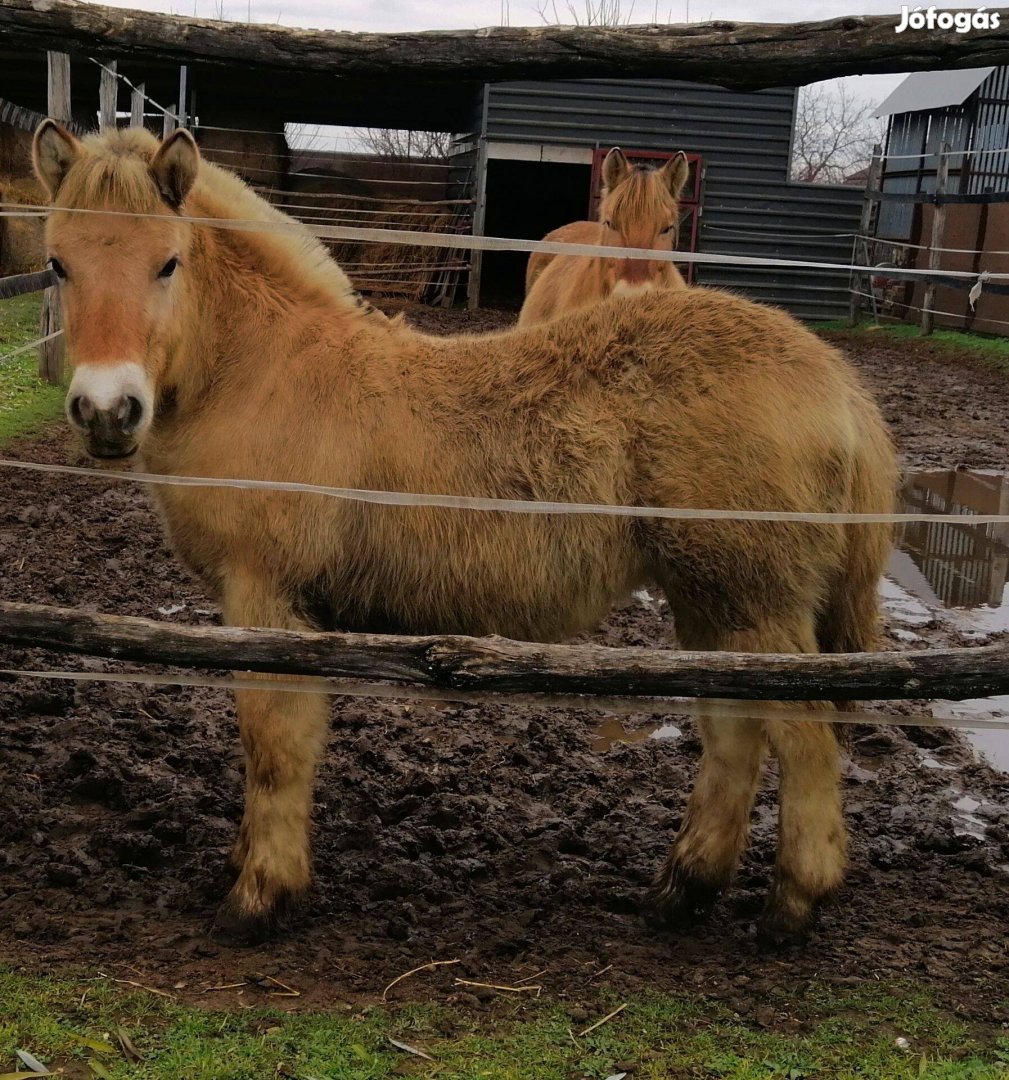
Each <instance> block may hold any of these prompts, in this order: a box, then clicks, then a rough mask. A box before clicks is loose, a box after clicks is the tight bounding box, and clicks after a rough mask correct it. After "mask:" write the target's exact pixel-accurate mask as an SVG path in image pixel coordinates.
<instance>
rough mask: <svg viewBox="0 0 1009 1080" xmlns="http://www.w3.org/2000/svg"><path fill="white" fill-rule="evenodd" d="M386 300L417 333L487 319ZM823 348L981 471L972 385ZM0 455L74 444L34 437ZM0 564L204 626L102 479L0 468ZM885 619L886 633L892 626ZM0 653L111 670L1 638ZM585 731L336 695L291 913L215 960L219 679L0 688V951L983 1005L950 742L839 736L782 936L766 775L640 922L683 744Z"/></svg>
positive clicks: (630, 630) (866, 343)
mask: <svg viewBox="0 0 1009 1080" xmlns="http://www.w3.org/2000/svg"><path fill="white" fill-rule="evenodd" d="M418 318H419V319H422V320H423V322H424V324H425V326H427V327H428V328H429V329H432V330H434V331H443V330H445V331H447V330H459V329H479V328H485V327H490V326H493V325H500V324H501V323H503V322H504V321H506V320H507V317H506V316H497V315H494V314H493V313H479V314H478V315H476V316H470V315H465V314H459V313H441V312H422V313H420V316H419V317H418ZM849 351H850V352H851V353H852V355H853V358H854V359H855V361H856V362H857V363H858V365H859V366H860V367H861V368H862V370H863V371H864V372H865V373H866V375H867V377H868V378H869V380H870V381H871V382H872V384H873V387H874V389H875V390H876V391H877V392H878V393H879V395H880V397H881V400H882V401H883V405H884V408H885V411H886V414H887V418H888V419H889V420H890V421H891V423H892V425H893V427H894V430H895V433H896V434H897V437H898V439H899V442H900V445H901V448H902V450H903V451H904V453H905V456H906V458H907V461H908V464H910V465H912V466H915V467H953V466H956V465H959V464H964V463H966V464H969V465H971V466H974V467H981V468H999V467H1001V468H1005V466H1006V463H1007V460H1009V447H1007V432H1009V394H1007V393H1006V388H1005V382H1004V377H1003V376H998V375H996V374H994V373H991V372H989V371H987V370H986V369H984V368H982V367H979V366H976V365H975V364H973V363H971V362H969V361H968V360H967V359H966V358H964V357H955V356H950V355H942V356H936V355H933V354H932V353H931V352H930V351H929V350H921V349H914V348H908V347H905V346H903V345H899V346H895V345H892V344H887V343H883V342H881V341H876V340H873V339H871V338H869V339H866V340H863V341H861V342H859V344H858V345H857V347H855V348H849ZM11 453H12V454H14V455H15V456H18V457H20V458H23V459H35V460H48V461H66V460H70V459H72V458H73V457H74V451H73V449H72V447H71V444H70V443H69V442H68V441H67V438H66V435H65V433H64V431H63V429H62V428H54V429H53V431H51V432H50V433H48V434H46V435H45V436H43V437H41V438H38V439H35V440H32V441H25V442H23V443H21V444H18V445H17V446H16V447H14V448H13V450H12V451H11ZM0 566H2V578H0V595H2V596H3V598H5V599H17V600H25V601H34V602H37V603H46V604H57V605H65V606H75V607H84V608H88V609H91V610H101V611H108V612H118V613H121V614H132V615H144V616H148V617H154V618H165V619H171V620H175V621H185V622H211V621H213V620H214V618H215V615H214V609H213V605H212V604H211V603H210V601H209V600H208V599H207V598H206V596H205V595H204V594H203V593H202V591H201V589H200V588H199V586H198V585H196V584H195V583H194V582H193V581H192V580H191V579H190V578H189V577H188V576H187V574H186V573H185V572H184V571H183V570H182V569H180V567H179V566H178V565H177V564H176V563H175V562H174V561H173V559H172V557H171V555H170V553H169V552H168V550H167V549H166V548H165V546H164V544H163V542H162V539H161V533H160V529H159V527H158V524H157V521H156V519H155V517H154V515H153V513H152V512H151V510H150V508H149V506H148V504H147V502H146V501H145V496H144V495H142V494H141V493H139V492H138V491H137V490H135V489H133V488H131V487H127V486H125V485H114V484H105V483H103V482H101V481H93V480H80V479H75V478H64V477H51V476H42V475H35V474H31V473H19V472H4V474H3V487H2V489H0ZM895 629H898V628H896V627H895ZM927 629H928V632H927V634H926V635H925V637H926V638H927V639H928V640H929V641H930V642H931V643H933V644H936V643H941V642H952V641H956V640H957V637H956V634H955V631H953V630H952V629H950V628H947V627H946V626H944V624H943V623H942V622H941V621H937V622H936V623H934V624H932V625H931V626H930V627H929V628H927ZM898 636H900V635H899V633H895V634H894V635H893V640H891V642H890V644H891V646H892V647H893V648H909V647H921V646H922V645H923V643H924V642H923V641H919V642H910V643H909V642H908V641H905V640H901V641H900V642H898V641H897V640H896V638H897V637H898ZM904 636H906V635H904ZM596 639H597V640H599V641H601V642H607V643H621V644H640V645H649V644H659V643H661V642H662V640H663V619H662V611H661V607H660V606H657V605H655V604H652V603H643V602H635V604H633V605H632V606H630V607H628V608H626V609H624V610H623V611H621V612H617V613H615V614H614V615H613V616H612V617H611V619H610V620H609V621H608V623H607V624H606V625H605V626H604V627H603V628H602V629H601V630H600V631H599V633H598V634H597V635H596ZM0 664H2V665H3V666H5V667H11V668H22V669H24V668H75V669H78V670H80V669H89V670H113V669H114V665H110V664H107V663H104V662H100V661H88V660H83V659H79V658H66V657H56V656H51V655H45V654H40V653H37V652H36V653H29V652H24V651H16V650H9V649H8V650H2V651H0ZM649 719H651V718H649V717H644V716H642V717H623V718H621V720H620V721H619V723H621V724H622V725H623V726H624V727H625V728H628V729H632V728H634V727H635V726H639V725H641V724H644V723H647V722H648V721H649ZM604 722H605V723H606V726H607V731H609V732H611V733H612V731H613V725H614V721H613V720H612V719H610V720H608V721H606V720H605V718H603V717H601V716H599V715H597V714H593V713H589V712H575V711H570V710H547V709H539V708H527V707H487V706H481V707H475V706H474V707H461V706H459V707H457V706H446V707H432V706H429V705H428V706H424V705H412V706H411V705H400V704H393V703H376V702H371V701H363V700H348V699H339V700H337V701H336V703H335V705H334V710H333V725H332V727H333V738H332V745H331V749H330V753H329V755H328V758H327V760H326V763H325V767H324V769H323V771H322V775H321V778H320V783H319V788H318V794H317V801H316V814H315V828H316V832H315V853H316V868H317V881H316V884H315V888H314V890H313V892H312V895H311V898H310V901H309V903H308V905H307V908H306V910H305V911H304V913H303V914H302V916H301V917H300V919H299V920H298V921H297V922H296V923H295V925H294V926H293V927H292V928H291V929H290V931H289V932H288V933H287V935H286V936H284V937H283V938H281V939H280V940H279V941H277V942H275V943H273V944H271V945H269V946H265V947H261V948H257V949H222V948H220V947H218V946H217V945H215V944H214V943H212V942H211V941H210V940H209V939H208V938H207V936H206V930H207V927H208V925H209V923H210V921H211V918H212V915H213V911H214V907H215V904H216V903H217V902H218V901H219V900H220V898H221V897H222V895H223V892H224V890H225V888H226V874H225V857H226V854H227V851H228V848H229V845H230V843H231V841H232V838H233V835H234V832H235V828H236V824H237V821H238V819H239V816H240V810H241V771H242V764H241V758H240V754H239V751H238V742H237V736H236V731H235V717H234V711H233V708H232V706H231V704H230V702H229V701H228V699H227V697H226V695H225V694H224V693H223V692H219V691H216V690H208V689H179V688H158V687H136V686H127V685H100V684H90V683H59V682H52V681H37V680H32V679H27V678H19V679H10V678H9V677H7V678H6V679H5V680H4V681H2V682H0V765H2V767H3V776H4V785H3V802H4V808H3V810H2V811H0V963H10V964H14V965H18V966H21V965H24V966H26V967H28V968H31V969H35V970H38V971H44V972H59V971H60V970H61V969H64V968H67V967H74V968H79V967H80V965H84V966H85V967H86V968H87V969H89V970H91V969H97V970H101V971H102V972H104V973H106V974H109V975H115V976H118V977H121V978H124V979H132V980H134V981H137V982H140V983H143V984H145V985H148V986H153V987H156V988H160V989H163V990H172V988H176V990H175V992H177V993H178V994H180V995H181V996H183V997H190V998H193V999H195V1000H199V1001H202V1002H211V1003H213V1004H215V1005H221V1006H231V1005H234V1004H236V1003H250V1002H257V1003H258V1002H269V1003H270V1004H272V1005H275V1006H277V1007H293V1006H294V1005H296V1006H297V1007H301V1006H303V1005H305V1004H316V1003H325V1004H338V1003H340V1002H347V1003H351V1004H357V1003H359V1002H360V1001H361V1000H363V999H374V998H375V996H376V995H377V994H380V993H381V990H382V988H383V987H384V986H385V985H386V984H387V983H388V982H389V981H390V980H391V979H393V978H394V977H395V976H396V975H398V974H400V973H402V972H405V971H407V970H408V969H411V968H413V967H415V966H417V965H420V964H424V963H426V962H428V961H433V960H449V959H459V960H461V963H460V964H458V965H456V966H454V967H445V968H442V969H439V970H436V971H433V972H426V973H423V974H420V975H417V976H414V977H412V978H411V979H408V980H406V981H404V982H403V983H401V984H400V985H399V986H398V987H397V988H396V989H395V990H394V991H393V997H395V998H396V999H398V1000H421V999H425V998H432V999H435V1000H445V999H446V998H447V997H449V996H451V995H453V994H459V995H461V997H462V999H463V1000H464V1001H465V1002H466V1003H468V1004H469V1005H472V1006H474V1007H479V1006H481V1005H482V1002H483V999H484V998H485V997H486V996H489V995H491V994H492V992H490V991H476V992H475V993H474V992H472V991H471V990H468V989H466V988H460V987H457V986H455V985H454V979H455V978H458V977H462V978H468V979H472V980H476V981H484V982H507V983H511V982H514V981H516V980H520V979H524V978H526V977H528V976H532V975H536V982H537V983H538V984H541V985H542V986H543V988H544V993H545V994H546V995H548V996H553V997H557V998H559V999H561V1000H563V1001H566V1002H567V1003H568V1005H569V1007H570V1010H571V1012H572V1015H573V1016H574V1017H575V1018H578V1017H579V1016H580V1015H581V1014H582V1013H583V1012H585V1011H586V1010H587V1009H589V1008H591V1003H592V1001H593V999H594V998H595V996H596V995H597V994H598V993H599V992H601V991H602V992H612V993H621V992H624V991H630V990H633V989H636V988H646V987H650V988H669V989H688V990H691V991H696V992H700V993H703V994H705V995H708V996H709V997H713V998H717V999H720V1000H723V1001H724V1002H725V1003H727V1004H728V1005H729V1006H731V1007H732V1008H733V1009H735V1010H736V1011H738V1012H739V1013H741V1014H742V1015H744V1016H747V1017H751V1018H753V1020H754V1021H755V1022H757V1023H760V1024H765V1025H774V1026H782V1025H784V1026H787V1025H788V1023H789V1016H790V1013H789V1000H790V995H792V994H794V993H796V992H798V990H799V988H801V987H802V986H804V985H805V984H806V983H807V982H808V981H810V980H821V981H826V982H828V983H834V984H837V985H839V986H842V987H843V986H844V985H846V984H851V983H854V982H858V981H861V980H866V979H875V978H885V977H889V976H896V977H909V978H911V979H913V980H915V981H916V982H917V983H919V984H921V985H924V986H927V987H928V988H929V989H930V990H931V991H932V992H933V993H934V995H935V996H936V997H937V998H938V999H939V1000H940V1001H942V1002H945V1003H946V1004H947V1005H948V1006H949V1008H950V1009H951V1010H954V1009H955V1010H956V1011H957V1012H959V1013H960V1014H962V1015H967V1016H971V1017H974V1018H976V1019H978V1020H982V1021H986V1022H991V1023H992V1024H993V1025H995V1026H998V1025H1000V1024H1001V1023H1003V1022H1005V1021H1007V1020H1009V1012H1007V1011H1006V1005H1005V998H1006V995H1005V985H1006V980H1007V979H1009V953H1007V945H1006V940H1007V935H1006V933H1005V930H1006V927H1007V925H1009V877H1007V867H1009V776H1006V775H1004V774H999V773H996V772H994V771H993V770H991V769H990V768H989V767H988V766H987V765H986V764H984V763H983V762H982V761H979V760H978V759H977V758H976V755H974V753H973V752H972V751H971V750H970V749H969V747H967V746H966V744H964V743H963V742H961V741H960V740H959V739H958V738H957V737H955V736H953V735H951V734H948V733H945V732H937V731H929V730H922V729H902V730H901V729H895V728H894V729H880V730H870V729H858V730H856V731H855V733H854V739H853V742H852V746H851V751H850V753H851V762H850V764H849V765H848V768H847V776H846V779H845V794H846V805H847V817H848V823H849V826H850V829H851V836H852V866H851V871H850V874H849V876H848V880H847V884H846V885H845V887H844V890H843V893H842V894H841V895H840V896H839V897H838V900H837V903H836V904H835V905H834V906H833V907H832V908H831V909H829V910H828V911H826V912H825V913H824V916H823V919H822V922H821V925H820V928H819V931H818V933H817V935H816V937H815V939H814V940H813V942H812V943H811V944H810V945H809V946H808V947H806V948H805V949H804V950H792V951H785V952H762V951H760V950H759V949H758V947H757V944H756V940H755V935H754V925H753V924H754V919H755V917H756V915H757V914H758V912H759V909H760V906H761V904H762V902H763V899H764V895H765V892H766V889H767V885H768V880H769V876H770V873H771V869H772V863H773V855H774V833H775V826H774V815H775V809H774V806H775V804H774V800H773V797H772V794H773V792H772V788H773V785H772V784H771V783H770V782H769V784H768V785H767V788H766V790H765V791H764V794H763V795H762V796H761V799H760V802H759V805H758V807H757V809H756V812H755V817H754V843H753V846H752V848H751V850H750V851H749V852H748V854H747V856H746V858H745V861H744V864H743V867H742V871H741V874H740V880H739V882H738V885H737V886H736V888H735V889H734V890H733V891H732V892H731V893H730V894H729V895H728V896H727V897H726V898H725V900H724V901H723V902H722V903H721V904H720V905H719V907H718V908H717V910H716V911H715V913H714V915H713V917H712V919H711V920H710V922H709V923H707V924H706V925H702V926H699V927H696V928H694V929H692V930H690V931H684V932H669V933H659V932H657V931H655V930H653V929H651V928H649V927H647V926H646V925H644V923H643V922H642V921H641V919H640V917H639V914H638V905H639V899H640V897H641V894H642V891H643V889H644V888H645V886H646V883H647V882H648V880H649V877H650V875H651V874H652V872H653V870H654V868H655V867H656V865H657V864H658V863H659V861H660V860H661V858H662V857H663V854H664V852H665V849H666V847H667V845H668V843H669V840H670V838H671V836H672V834H673V832H674V830H675V828H676V825H677V821H678V819H679V816H680V814H681V813H682V810H683V805H684V797H685V794H686V793H687V791H688V790H689V786H690V782H691V778H692V775H693V772H694V768H695V765H696V761H697V752H698V749H699V746H698V743H697V741H696V738H695V737H694V735H693V734H692V731H691V728H690V724H689V721H687V720H683V721H679V720H676V719H675V718H673V722H674V723H676V724H678V725H679V726H681V727H682V729H683V732H684V734H683V735H682V737H680V738H678V739H671V740H663V741H658V740H654V739H647V740H642V741H637V742H632V743H626V744H620V743H617V744H615V745H612V746H610V748H609V749H605V750H602V749H599V748H598V747H599V746H600V745H602V743H601V742H600V740H599V738H598V728H599V726H600V724H601V723H604ZM603 741H605V740H603ZM964 793H969V795H970V796H971V797H972V798H973V799H974V800H976V801H977V802H978V803H980V806H978V807H975V806H974V804H973V803H971V804H970V806H971V809H972V815H973V825H972V826H969V827H967V826H965V824H964V819H963V816H962V814H960V812H959V811H958V810H957V808H956V806H954V803H956V802H957V800H958V799H961V797H962V796H963V795H964ZM979 821H980V824H978V822H979ZM604 969H606V970H604ZM256 972H259V973H263V974H266V975H271V976H274V977H275V978H277V979H280V980H282V981H284V982H285V983H287V984H289V985H292V986H295V987H297V988H298V989H299V990H301V991H302V995H303V996H302V997H301V998H299V999H297V1001H296V1002H294V1001H292V999H288V998H275V997H268V996H267V993H268V990H269V989H270V987H269V985H267V988H266V989H257V988H256V987H255V986H254V985H247V986H245V987H242V988H235V989H230V990H214V991H211V992H204V991H205V990H206V988H208V987H219V986H222V985H225V984H231V983H235V982H238V981H241V980H242V979H243V978H244V977H245V976H246V975H248V974H251V973H256ZM599 972H602V974H599V975H597V974H596V973H599Z"/></svg>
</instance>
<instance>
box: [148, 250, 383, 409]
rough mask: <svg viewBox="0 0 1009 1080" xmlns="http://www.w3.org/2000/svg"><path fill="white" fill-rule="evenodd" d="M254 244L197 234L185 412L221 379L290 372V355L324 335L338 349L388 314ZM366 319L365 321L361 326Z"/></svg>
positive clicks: (174, 378)
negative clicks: (264, 259) (266, 261)
mask: <svg viewBox="0 0 1009 1080" xmlns="http://www.w3.org/2000/svg"><path fill="white" fill-rule="evenodd" d="M255 255H256V253H255V249H254V248H252V247H251V246H245V245H240V246H239V245H236V246H235V247H234V248H232V247H231V245H229V244H228V243H227V241H223V242H222V241H221V239H220V238H219V237H216V236H214V234H213V233H211V232H201V233H198V234H197V236H196V237H195V238H194V246H193V250H192V251H191V253H190V258H189V260H188V262H189V267H188V269H189V293H188V297H187V303H186V304H185V308H186V311H185V313H184V315H183V316H182V318H183V319H184V323H185V326H184V328H183V332H182V336H181V340H180V344H179V348H178V355H177V356H176V357H175V358H174V363H173V369H172V371H171V378H170V382H171V383H172V387H173V397H174V399H175V400H176V402H177V404H178V405H179V406H181V407H182V408H183V411H185V410H186V409H187V408H193V407H196V406H199V405H200V404H201V403H202V402H203V401H205V400H206V398H207V396H208V395H209V394H210V393H212V391H213V390H214V387H215V385H216V384H217V383H218V382H219V381H220V380H221V379H222V378H228V379H229V380H231V379H235V378H238V379H242V380H243V381H244V380H250V381H262V380H267V379H269V378H273V377H279V376H280V375H281V373H282V372H283V371H286V370H289V368H288V365H287V364H286V363H283V361H284V360H286V359H288V358H289V357H290V356H292V355H293V354H294V353H295V352H296V351H298V349H299V348H304V347H306V343H317V342H319V341H320V339H325V341H326V344H327V347H328V348H329V350H330V351H332V352H333V353H334V354H335V353H337V352H338V351H339V350H340V349H341V344H342V342H343V341H345V340H346V339H347V337H349V336H350V335H351V334H355V333H358V332H360V330H361V329H362V328H363V327H368V328H370V326H371V323H372V322H374V323H376V325H377V324H378V322H379V321H381V322H382V323H385V317H384V316H382V315H381V314H380V313H378V312H374V311H373V309H371V308H370V306H369V305H367V304H364V303H363V302H362V303H361V304H360V305H357V304H355V301H354V299H353V296H352V295H351V296H349V297H348V298H347V299H346V302H344V301H343V300H341V298H339V297H338V296H337V295H336V294H335V293H334V294H333V295H332V296H330V295H328V294H327V293H325V292H323V291H321V290H320V289H319V288H318V286H317V285H315V284H313V283H311V282H309V283H304V282H300V281H298V280H297V279H296V278H294V277H293V276H291V275H284V274H282V272H281V271H282V269H283V268H281V269H280V270H277V269H276V268H275V269H274V271H272V272H271V270H270V269H269V268H268V267H267V268H266V269H264V267H263V265H262V264H258V263H257V260H256V257H255ZM358 324H360V325H358Z"/></svg>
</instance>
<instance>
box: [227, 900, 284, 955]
mask: <svg viewBox="0 0 1009 1080" xmlns="http://www.w3.org/2000/svg"><path fill="white" fill-rule="evenodd" d="M292 908H293V904H292V903H291V901H290V899H289V898H287V897H285V898H284V900H282V901H281V902H279V903H277V904H275V905H274V906H273V907H272V908H270V909H268V910H262V911H259V912H256V913H254V914H250V913H248V912H245V911H243V910H242V909H241V908H240V907H239V906H238V905H237V904H236V903H235V902H234V901H233V900H232V899H230V898H229V899H228V900H225V902H224V903H223V904H222V905H221V907H220V908H219V909H218V911H217V915H216V916H215V917H214V923H213V926H211V928H210V937H211V939H212V940H213V941H214V942H216V943H217V944H218V945H224V946H227V947H229V948H240V947H242V946H251V945H262V944H263V943H264V942H267V941H270V940H272V939H273V938H276V937H278V936H279V935H280V934H282V933H283V932H284V931H285V930H286V929H287V927H288V925H289V922H290V914H291V910H292Z"/></svg>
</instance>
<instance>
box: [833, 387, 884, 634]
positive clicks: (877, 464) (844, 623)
mask: <svg viewBox="0 0 1009 1080" xmlns="http://www.w3.org/2000/svg"><path fill="white" fill-rule="evenodd" d="M866 404H867V405H868V402H866ZM869 409H870V410H871V412H870V413H869V415H864V414H863V416H861V417H860V419H861V420H862V424H861V427H862V432H861V435H862V440H861V446H860V448H859V453H858V456H857V458H856V461H855V465H854V469H853V472H852V477H851V484H850V487H849V493H850V501H849V506H850V509H851V511H852V512H853V513H861V514H878V513H890V512H891V511H892V510H893V508H894V505H895V499H896V489H897V479H898V474H897V465H896V456H895V454H894V449H893V444H892V442H891V441H890V437H889V434H888V432H887V431H886V429H885V427H884V426H883V421H882V419H881V418H880V417H879V414H878V412H877V411H876V409H875V406H873V405H869ZM844 531H845V545H844V554H843V557H842V559H841V565H840V566H839V567H838V571H839V572H838V573H837V574H836V575H835V576H834V579H833V581H832V583H831V585H830V589H829V592H828V595H827V597H826V603H825V605H824V607H823V609H822V610H821V612H820V618H819V620H818V625H817V635H816V636H817V640H818V642H819V646H820V650H821V652H871V651H872V650H873V649H874V648H876V646H877V645H878V643H879V635H880V632H881V619H880V605H879V581H880V578H881V577H882V575H883V573H884V571H885V570H886V565H887V561H888V560H889V557H890V551H891V548H892V546H893V527H892V526H890V525H873V524H865V525H845V526H844Z"/></svg>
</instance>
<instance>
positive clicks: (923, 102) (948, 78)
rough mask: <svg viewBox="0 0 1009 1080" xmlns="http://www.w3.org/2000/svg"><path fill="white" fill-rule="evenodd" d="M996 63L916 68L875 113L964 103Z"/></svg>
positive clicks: (885, 113)
mask: <svg viewBox="0 0 1009 1080" xmlns="http://www.w3.org/2000/svg"><path fill="white" fill-rule="evenodd" d="M994 70H995V69H994V68H993V67H983V68H962V69H961V70H959V71H916V72H914V73H913V74H912V75H908V77H907V78H906V79H905V80H904V81H903V82H902V83H901V84H900V86H898V87H897V89H896V90H894V92H893V93H892V94H891V95H890V96H889V97H888V98H887V99H886V101H884V102H883V104H882V105H880V107H879V108H878V109H877V110H876V111H875V112H874V113H873V116H893V115H894V114H896V113H907V112H923V111H925V110H927V109H941V108H943V107H945V106H946V105H962V104H963V103H964V102H965V101H966V100H967V98H969V97H970V96H971V94H973V93H974V91H975V90H976V89H977V88H978V87H979V86H980V85H981V84H982V83H983V82H984V81H985V79H987V78H988V76H989V75H990V74H991V73H992V72H993V71H994Z"/></svg>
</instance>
